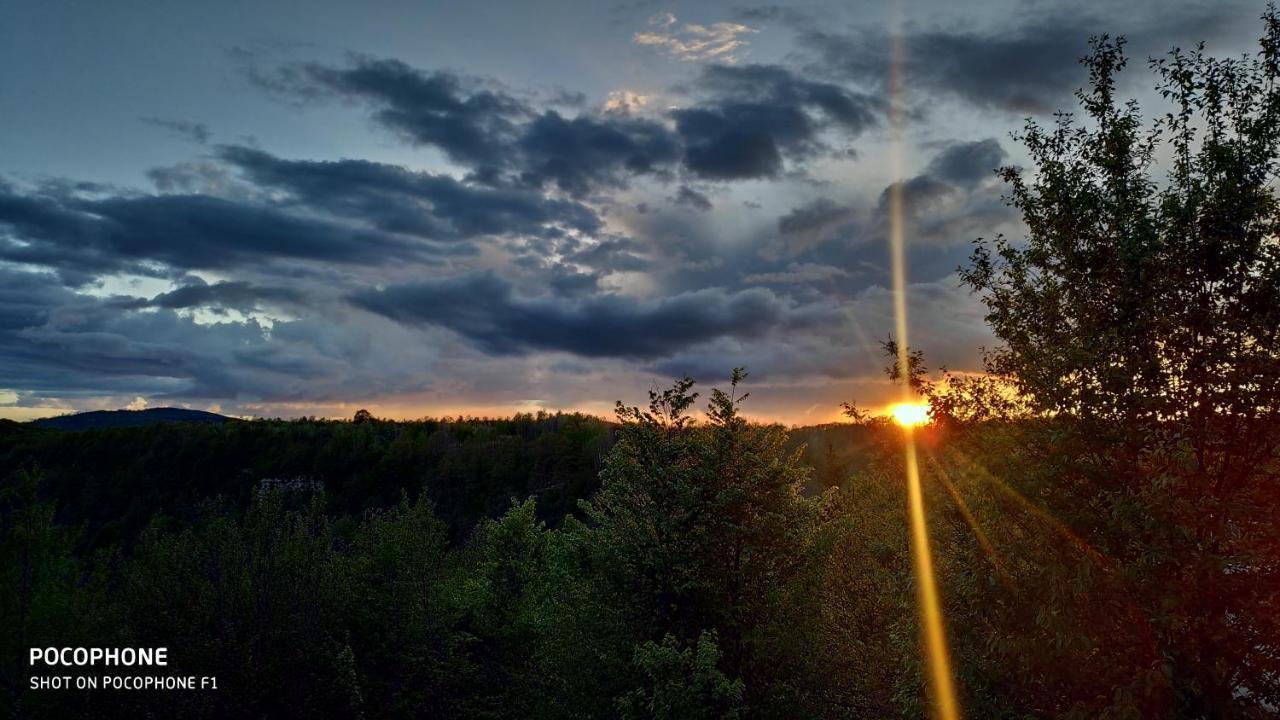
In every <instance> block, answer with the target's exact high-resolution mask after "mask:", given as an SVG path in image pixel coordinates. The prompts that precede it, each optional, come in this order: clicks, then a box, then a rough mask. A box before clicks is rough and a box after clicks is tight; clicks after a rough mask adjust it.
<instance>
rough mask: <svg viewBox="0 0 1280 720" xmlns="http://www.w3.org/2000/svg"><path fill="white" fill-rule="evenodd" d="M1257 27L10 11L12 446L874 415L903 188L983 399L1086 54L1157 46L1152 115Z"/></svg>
mask: <svg viewBox="0 0 1280 720" xmlns="http://www.w3.org/2000/svg"><path fill="white" fill-rule="evenodd" d="M1262 10H1263V5H1262V4H1261V3H1249V2H1231V1H1226V2H1222V1H1216V2H1202V3H1179V2H1149V3H1144V2H1136V3H1113V2H1105V3H1090V2H1069V3H1068V2H1060V3H1049V2H1036V1H1022V2H1017V1H1009V2H995V1H990V0H989V1H986V2H982V1H975V2H969V3H954V2H923V1H920V0H903V1H902V2H900V3H899V4H898V5H897V8H896V10H895V8H894V6H893V5H891V4H890V3H889V2H865V3H864V2H838V3H837V2H819V3H803V4H800V3H797V4H786V5H752V4H743V3H741V2H711V1H707V0H702V1H699V2H653V1H650V0H623V1H622V2H619V3H616V4H611V3H610V2H608V1H607V0H606V1H603V2H591V3H589V2H563V1H556V2H548V1H543V0H539V1H537V2H534V1H531V0H516V1H506V2H497V1H495V0H473V1H471V2H466V3H446V2H421V1H416V2H411V1H409V0H394V1H392V0H387V1H383V2H367V3H349V2H333V1H332V0H307V1H306V2H303V1H302V0H297V1H283V0H279V1H278V0H252V1H248V0H221V1H220V2H216V3H214V2H170V3H157V2H154V0H109V1H107V2H96V3H89V2H83V1H75V2H73V1H71V0H38V1H35V0H7V1H6V2H4V3H0V109H2V110H0V417H7V418H13V419H19V420H25V419H31V418H35V417H42V416H48V415H57V414H63V413H66V412H71V411H78V410H91V409H114V408H123V407H128V408H141V407H159V406H180V407H191V408H198V409H208V410H214V411H217V412H222V413H225V414H229V415H237V416H255V417H293V416H301V415H314V416H323V417H344V416H350V415H352V414H353V413H354V412H355V410H356V409H358V408H367V409H369V410H370V411H371V412H373V413H374V414H375V415H378V416H383V417H394V418H416V417H423V416H442V415H458V414H469V415H490V416H495V415H509V414H511V413H513V412H529V411H537V410H548V411H556V410H582V411H586V412H591V413H596V414H600V415H604V416H608V415H610V414H611V413H612V408H613V405H614V402H615V401H617V400H622V401H624V402H626V403H628V404H633V403H638V402H642V401H643V399H644V398H645V396H646V393H647V391H648V390H650V389H652V388H654V387H660V386H666V385H668V384H669V383H670V381H671V379H672V378H675V377H680V376H683V375H686V374H687V375H690V376H692V377H694V378H695V379H697V380H698V381H699V382H700V383H704V384H705V386H715V385H716V384H718V383H719V384H723V382H724V380H725V379H726V378H727V377H728V375H729V372H730V371H731V369H732V368H734V367H737V366H743V367H746V368H747V370H748V371H749V373H750V378H749V380H748V383H747V384H748V387H747V389H748V390H749V391H750V392H751V398H750V399H749V401H748V402H747V404H746V406H745V410H746V411H747V414H748V415H750V416H753V417H757V418H761V419H770V420H777V421H780V422H784V423H791V424H814V423H821V422H829V421H832V420H835V419H837V418H838V417H839V406H840V403H841V402H845V401H850V400H852V401H856V402H857V403H858V404H859V405H860V406H863V407H872V408H874V407H877V406H879V405H882V404H883V403H885V402H886V401H887V400H888V399H889V398H890V397H892V396H894V395H895V391H894V390H893V389H892V387H891V386H890V385H889V384H888V381H887V380H886V379H885V376H884V374H883V372H882V368H883V366H884V365H885V364H886V362H887V361H886V359H885V358H884V357H883V356H882V354H881V352H880V349H879V342H880V341H881V340H883V339H884V338H886V337H887V336H888V335H889V333H890V332H891V330H892V328H893V315H892V312H893V303H892V294H891V292H890V291H889V289H888V287H889V285H890V274H889V267H888V259H889V252H888V246H887V234H888V222H887V217H886V208H887V197H888V189H889V188H890V187H891V186H893V185H894V184H895V183H901V188H902V192H903V197H904V203H905V204H904V207H905V210H906V237H907V242H908V249H907V260H908V283H909V285H908V306H909V313H910V314H909V320H910V326H911V343H912V345H913V346H914V347H915V348H918V349H920V350H923V351H924V353H925V355H926V360H927V363H928V364H929V366H930V367H934V368H936V367H940V366H947V367H949V368H951V369H952V370H957V371H977V370H980V368H981V348H982V347H991V346H993V345H994V344H995V340H994V339H993V338H992V337H991V335H990V333H989V331H988V330H987V328H986V326H985V324H984V322H983V314H984V311H983V308H982V305H981V302H980V299H979V298H977V297H974V296H972V295H971V294H970V293H969V292H968V290H967V289H965V288H962V287H961V286H960V284H959V281H958V279H957V275H956V268H957V266H959V265H962V264H964V263H965V262H966V259H967V257H968V255H969V252H970V250H971V248H972V243H973V241H974V240H975V239H976V238H979V237H986V238H990V237H994V236H995V235H997V234H1000V233H1004V234H1005V235H1007V236H1010V237H1013V238H1015V239H1016V238H1017V237H1019V235H1020V234H1021V233H1022V226H1021V224H1020V221H1019V219H1018V217H1017V215H1016V214H1015V213H1014V212H1013V211H1012V210H1011V209H1010V208H1009V207H1007V206H1006V205H1005V203H1004V202H1003V199H1002V194H1003V186H1002V182H1001V181H1000V179H999V178H998V177H997V176H996V174H995V170H996V169H997V168H998V167H1000V166H1004V165H1013V166H1019V165H1021V164H1022V163H1023V162H1025V153H1023V152H1022V151H1021V150H1020V148H1019V145H1018V142H1017V140H1016V139H1015V137H1014V134H1016V132H1017V131H1018V130H1019V129H1020V128H1021V127H1023V126H1024V125H1025V123H1026V122H1027V121H1028V120H1033V121H1038V122H1041V123H1044V122H1049V121H1052V117H1053V113H1054V112H1055V111H1057V110H1070V109H1071V108H1072V107H1073V106H1074V101H1073V98H1072V92H1073V90H1075V89H1076V88H1078V87H1080V86H1081V85H1082V84H1083V83H1084V81H1085V79H1086V78H1085V77H1084V74H1083V71H1082V69H1081V67H1080V65H1079V64H1078V59H1079V57H1080V56H1082V55H1083V54H1084V53H1085V52H1086V51H1087V47H1088V46H1087V41H1088V39H1089V37H1090V36H1093V35H1097V34H1101V33H1110V34H1113V35H1114V34H1122V35H1125V36H1126V38H1127V39H1128V43H1129V44H1128V51H1129V56H1130V58H1131V62H1130V67H1129V68H1128V69H1127V70H1126V72H1125V74H1124V76H1123V79H1122V86H1121V89H1122V91H1124V92H1125V93H1127V94H1129V95H1131V96H1133V97H1136V98H1138V99H1139V100H1141V101H1143V102H1144V105H1145V104H1150V106H1151V107H1152V108H1153V110H1152V111H1151V113H1149V116H1150V115H1154V114H1156V113H1157V111H1158V105H1156V104H1155V100H1156V98H1155V97H1154V96H1153V94H1152V92H1151V90H1150V86H1151V76H1150V73H1149V72H1148V70H1147V67H1146V66H1147V62H1146V60H1147V58H1149V57H1151V56H1156V55H1160V54H1162V53H1164V52H1166V51H1167V50H1168V49H1169V48H1171V47H1175V46H1178V47H1184V48H1186V47H1191V46H1193V45H1194V44H1195V43H1196V42H1198V41H1205V42H1206V43H1207V44H1208V49H1209V50H1210V51H1211V52H1212V53H1214V54H1219V55H1227V54H1230V55H1234V54H1239V53H1243V52H1250V51H1252V50H1253V49H1254V48H1255V47H1256V45H1255V42H1256V40H1255V39H1256V37H1257V35H1258V34H1259V33H1260V28H1261V26H1260V24H1259V22H1258V21H1257V18H1258V16H1259V15H1260V14H1261V12H1262ZM895 12H896V13H897V14H896V15H895ZM895 23H896V24H895ZM895 28H896V30H895ZM895 33H896V34H897V36H898V37H900V39H901V42H902V44H903V45H902V46H903V47H904V49H905V60H904V81H903V82H904V88H905V97H904V102H905V103H906V107H907V112H906V117H907V120H906V125H905V127H904V128H903V136H904V141H905V149H904V153H905V161H906V162H905V168H906V172H905V173H903V174H901V176H894V175H893V174H892V173H891V172H890V170H889V167H890V162H889V154H888V151H889V148H888V140H889V137H890V129H889V127H888V118H887V111H888V105H889V100H888V97H887V85H888V77H887V75H888V59H889V47H890V39H891V37H893V36H894V34H895Z"/></svg>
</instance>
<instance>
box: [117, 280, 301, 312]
mask: <svg viewBox="0 0 1280 720" xmlns="http://www.w3.org/2000/svg"><path fill="white" fill-rule="evenodd" d="M304 297H305V296H304V294H303V292H302V291H301V290H298V289H297V288H288V287H263V286H260V285H255V284H253V283H250V282H245V281H241V280H227V281H223V282H216V283H212V284H209V283H205V282H204V281H202V280H199V278H196V279H195V281H194V282H191V283H189V284H187V285H183V286H181V287H179V288H177V289H175V290H170V291H169V292H166V293H161V294H159V295H157V296H155V297H153V298H151V299H150V300H147V301H143V303H142V304H143V306H145V307H162V308H168V309H170V310H178V309H186V308H197V307H217V308H226V309H230V310H240V311H242V312H247V311H251V310H256V309H258V308H261V307H263V306H264V305H274V306H278V305H294V304H298V303H300V302H302V301H303V299H304Z"/></svg>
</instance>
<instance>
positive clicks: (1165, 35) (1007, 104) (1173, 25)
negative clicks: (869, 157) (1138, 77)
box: [801, 3, 1230, 114]
mask: <svg viewBox="0 0 1280 720" xmlns="http://www.w3.org/2000/svg"><path fill="white" fill-rule="evenodd" d="M1224 10H1225V9H1224V8H1220V7H1213V8H1210V7H1194V6H1189V5H1186V4H1174V3H1170V4H1168V6H1167V7H1165V6H1163V5H1162V6H1161V12H1159V13H1154V14H1151V15H1150V16H1148V17H1143V18H1140V19H1139V21H1138V22H1134V20H1133V19H1130V20H1127V21H1125V22H1117V21H1116V20H1114V19H1105V18H1102V17H1100V16H1098V15H1096V14H1092V13H1091V12H1090V11H1089V10H1087V9H1083V8H1082V9H1081V10H1079V11H1077V12H1075V13H1070V14H1067V13H1061V12H1052V11H1051V12H1037V13H1035V14H1034V15H1032V16H1030V17H1029V18H1028V19H1026V20H1025V21H1023V22H1021V23H1016V24H1013V25H1008V26H1004V27H977V28H971V29H953V28H947V29H941V28H925V27H917V28H913V29H909V30H908V31H907V32H906V33H905V34H904V36H903V46H904V47H905V48H906V51H905V53H904V63H905V67H904V68H903V73H904V77H905V78H906V82H907V83H908V87H910V89H911V91H912V93H913V94H915V95H916V96H917V97H920V96H924V95H927V94H928V93H939V94H943V95H949V96H951V97H955V98H958V99H961V100H963V101H966V102H968V103H972V104H973V105H976V106H978V107H981V108H987V109H995V110H1000V111H1006V112H1012V113H1018V114H1029V113H1048V112H1052V111H1054V110H1057V109H1059V108H1063V109H1065V108H1069V107H1070V106H1072V105H1073V104H1074V103H1073V101H1072V98H1071V93H1072V91H1074V90H1075V89H1076V88H1078V87H1080V86H1082V85H1083V84H1084V83H1085V80H1086V78H1085V74H1084V70H1083V68H1082V67H1081V66H1080V64H1079V59H1080V57H1081V56H1083V55H1085V54H1086V53H1087V52H1088V44H1087V43H1088V40H1089V38H1090V37H1092V36H1096V35H1101V34H1104V33H1112V34H1115V33H1117V32H1119V33H1123V34H1125V35H1126V36H1127V37H1128V39H1129V40H1130V51H1131V54H1132V56H1133V57H1135V58H1143V57H1146V56H1148V55H1157V54H1162V53H1164V52H1166V51H1167V50H1168V49H1169V48H1170V47H1172V46H1184V47H1185V46H1187V45H1190V44H1192V43H1194V42H1195V41H1197V40H1202V39H1205V38H1206V36H1207V35H1209V34H1213V33H1216V32H1217V31H1218V30H1219V29H1220V28H1221V27H1222V26H1223V24H1224V23H1225V22H1226V21H1227V19H1228V18H1229V17H1230V14H1229V13H1227V12H1225V11H1224ZM889 41H890V38H889V37H888V35H886V34H885V33H884V31H883V29H881V28H862V29H859V30H856V31H854V32H849V33H845V32H837V31H831V30H829V29H826V28H819V27H814V26H812V25H810V26H808V27H806V29H805V30H804V31H803V32H802V33H801V45H802V46H803V47H805V48H807V49H809V50H811V51H813V52H816V53H817V57H818V60H817V62H816V63H815V69H817V70H820V71H822V72H825V73H829V74H832V75H834V76H837V77H843V78H847V79H852V80H855V81H858V82H863V83H873V84H876V85H879V86H881V87H884V86H885V84H886V82H887V78H888V76H889V66H888V59H889V57H890V56H891V53H890V52H889Z"/></svg>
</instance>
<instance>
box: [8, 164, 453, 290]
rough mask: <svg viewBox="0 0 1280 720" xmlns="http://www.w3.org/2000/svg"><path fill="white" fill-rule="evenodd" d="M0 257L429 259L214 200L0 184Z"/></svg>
mask: <svg viewBox="0 0 1280 720" xmlns="http://www.w3.org/2000/svg"><path fill="white" fill-rule="evenodd" d="M0 230H5V231H7V232H4V233H3V234H0V260H5V261H9V262H17V263H27V264H31V265H40V266H45V267H51V268H56V269H57V270H59V271H61V272H65V273H68V274H69V275H70V274H103V273H110V272H133V273H141V274H154V273H155V270H154V269H150V270H148V269H147V265H148V263H150V264H151V265H152V267H153V268H154V264H155V263H160V264H163V265H166V266H169V267H171V268H183V269H225V268H231V267H237V266H244V265H251V264H254V263H259V262H263V261H265V260H270V259H294V260H315V261H322V262H329V263H356V264H382V263H386V262H389V261H393V260H396V259H400V260H418V261H426V260H428V259H429V257H430V255H431V253H430V252H429V251H428V250H427V249H426V248H424V247H423V246H421V245H420V244H418V243H414V242H411V241H409V240H407V239H404V238H401V237H398V236H395V235H391V234H386V233H377V232H368V231H362V230H357V229H352V228H350V227H347V226H344V225H341V224H337V223H328V222H322V221H318V220H313V219H309V218H305V217H298V216H294V215H290V214H287V213H284V212H281V211H279V210H275V209H272V208H268V207H259V206H252V205H246V204H242V203H237V202H232V201H228V200H224V199H221V198H216V197H211V196H208V195H136V196H131V195H118V196H113V197H108V198H106V199H97V200H89V199H79V198H56V197H51V196H47V195H39V194H23V193H20V192H18V191H16V190H14V189H13V188H6V187H5V186H3V185H0Z"/></svg>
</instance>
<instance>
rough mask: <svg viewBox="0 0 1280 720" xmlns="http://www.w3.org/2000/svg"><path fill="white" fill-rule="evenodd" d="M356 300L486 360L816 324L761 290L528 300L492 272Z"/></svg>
mask: <svg viewBox="0 0 1280 720" xmlns="http://www.w3.org/2000/svg"><path fill="white" fill-rule="evenodd" d="M351 299H352V302H354V303H355V304H356V305H358V306H359V307H362V308H365V309H366V310H369V311H371V312H374V313H377V314H379V315H384V316H386V317H389V318H392V319H394V320H398V321H401V322H405V323H410V324H422V325H435V326H440V327H445V328H448V329H450V330H452V331H454V332H456V333H458V334H459V335H462V336H463V337H465V338H467V339H468V340H470V341H471V342H473V343H475V344H476V345H477V346H478V347H480V348H482V349H483V350H484V351H485V352H488V353H491V354H495V355H519V354H524V353H528V352H531V351H535V350H558V351H563V352H569V353H573V354H576V355H582V356H586V357H628V358H654V357H661V356H665V355H670V354H672V353H674V352H677V351H679V350H682V349H685V348H688V347H691V346H694V345H697V344H699V343H702V342H706V341H709V340H713V339H716V338H721V337H735V338H754V337H760V336H763V335H765V334H766V333H768V332H769V331H771V330H773V329H775V328H776V327H778V326H779V325H781V324H784V323H785V324H787V325H788V326H791V327H798V326H801V325H803V324H805V323H806V322H811V321H814V320H816V319H817V318H816V317H815V316H812V315H809V314H808V313H807V311H800V310H794V309H792V308H791V307H790V306H789V305H788V303H786V302H785V301H784V300H782V299H781V298H779V297H778V296H776V295H774V294H773V293H772V292H770V291H768V290H764V289H752V290H743V291H740V292H729V291H726V290H723V289H718V288H709V289H704V290H699V291H696V292H688V293H680V294H676V295H670V296H668V297H663V298H659V299H655V300H638V299H636V298H631V297H624V296H620V295H594V296H590V297H586V298H583V299H580V300H565V299H563V298H558V297H536V298H524V297H520V296H518V295H516V293H515V291H514V288H513V287H512V285H511V283H509V282H508V281H506V280H504V279H502V278H500V277H498V276H496V275H494V274H492V273H487V272H486V273H474V274H468V275H463V276H458V277H452V278H446V279H440V280H430V281H424V282H419V283H411V284H405V285H396V286H392V287H389V288H387V289H385V290H381V291H362V292H359V293H357V294H355V295H353V296H352V298H351Z"/></svg>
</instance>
